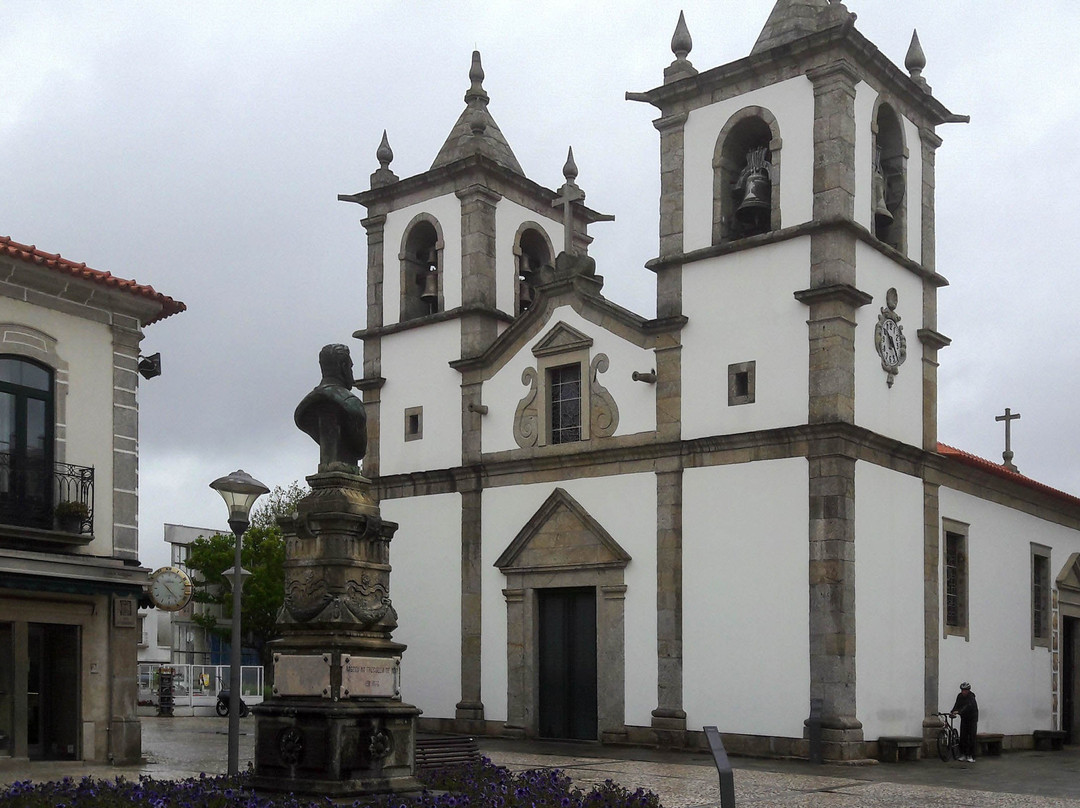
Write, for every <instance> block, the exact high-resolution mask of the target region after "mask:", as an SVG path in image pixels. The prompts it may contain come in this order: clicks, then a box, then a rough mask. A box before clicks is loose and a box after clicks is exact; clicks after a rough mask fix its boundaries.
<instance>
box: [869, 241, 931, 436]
mask: <svg viewBox="0 0 1080 808" xmlns="http://www.w3.org/2000/svg"><path fill="white" fill-rule="evenodd" d="M855 261H856V266H857V267H858V279H857V281H856V285H857V286H858V288H859V289H861V290H862V291H864V292H867V293H868V294H870V295H873V298H874V300H873V302H872V303H870V304H869V305H866V306H862V307H861V308H859V310H858V312H857V313H856V315H855V322H856V323H857V327H856V329H855V423H857V424H858V425H859V426H862V427H866V428H867V429H870V430H872V431H874V432H878V433H880V434H882V435H886V436H888V437H890V438H895V439H896V440H901V441H903V442H904V443H907V444H910V445H912V446H919V447H921V446H922V414H923V404H922V395H923V373H922V343H920V342H919V337H918V335H917V332H918V330H919V329H920V328H922V310H923V299H922V279H921V278H919V277H918V276H917V275H915V274H913V273H911V272H908V271H907V270H906V269H902V268H900V267H898V266H897V265H896V264H895V263H894V262H893V261H891V260H889V259H888V258H886V257H885V256H884V255H882V254H881V253H879V252H878V251H877V250H875V249H874V248H873V247H871V246H869V245H868V244H864V243H863V242H861V241H860V242H857V243H856V245H855ZM890 288H895V289H896V293H897V306H896V313H897V314H899V315H900V325H901V326H902V327H903V329H904V337H905V338H906V340H907V360H906V361H905V362H904V364H902V365H901V366H900V372H899V373H897V375H896V376H895V378H894V380H893V385H892V387H889V386H888V384H887V382H886V379H887V374H886V373H885V371H884V370H882V368H881V356H880V355H879V354H878V352H877V349H876V347H875V344H874V329H875V327H876V326H877V322H878V316H879V315H880V313H881V309H882V308H883V307H885V296H886V293H887V292H888V290H889V289H890Z"/></svg>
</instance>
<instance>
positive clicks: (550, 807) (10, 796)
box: [0, 758, 661, 808]
mask: <svg viewBox="0 0 1080 808" xmlns="http://www.w3.org/2000/svg"><path fill="white" fill-rule="evenodd" d="M420 777H421V780H422V781H423V782H424V785H425V786H427V787H428V788H429V789H433V790H427V789H425V790H424V791H423V792H421V793H419V794H413V795H400V794H396V795H395V794H388V795H382V796H379V797H371V798H365V799H362V800H356V801H355V802H354V803H353V806H354V808H661V805H660V800H659V799H658V798H657V796H656V795H655V794H653V793H652V792H651V791H644V790H643V789H640V788H639V789H638V790H637V791H629V790H628V789H626V788H623V787H622V786H620V785H619V784H618V783H615V782H613V781H611V780H608V781H606V782H605V783H604V784H603V785H601V786H598V787H596V788H593V789H591V790H589V791H582V790H581V789H579V788H575V787H574V786H573V785H572V784H571V782H570V778H569V777H567V776H566V775H565V774H563V773H562V772H561V771H559V770H558V769H533V770H530V771H525V772H519V773H517V774H514V773H511V772H510V771H508V770H507V769H505V768H503V767H501V766H495V765H494V764H493V763H492V762H491V761H490V760H488V759H487V758H484V759H483V761H482V762H481V763H479V764H477V765H475V766H460V767H455V768H452V769H443V770H439V771H436V772H433V773H431V774H424V775H421V776H420ZM332 804H333V805H340V804H341V803H340V802H334V803H331V802H330V801H329V800H327V799H321V800H311V799H310V798H300V797H295V796H293V795H272V796H271V795H267V794H256V793H255V792H254V790H252V788H251V785H250V782H249V776H248V775H247V774H242V775H239V776H237V777H225V776H219V777H207V776H206V775H201V776H200V777H198V778H191V779H188V780H154V779H153V778H152V777H140V778H139V781H138V782H132V781H129V780H125V779H123V778H117V779H116V780H114V781H108V780H94V779H91V778H89V777H84V778H83V779H82V780H73V779H72V778H70V777H65V778H64V779H63V780H57V781H54V782H49V783H32V782H30V781H29V780H24V781H19V782H15V783H12V784H11V785H10V786H8V787H7V788H6V789H3V790H0V807H2V808H9V807H10V808H327V806H329V805H332Z"/></svg>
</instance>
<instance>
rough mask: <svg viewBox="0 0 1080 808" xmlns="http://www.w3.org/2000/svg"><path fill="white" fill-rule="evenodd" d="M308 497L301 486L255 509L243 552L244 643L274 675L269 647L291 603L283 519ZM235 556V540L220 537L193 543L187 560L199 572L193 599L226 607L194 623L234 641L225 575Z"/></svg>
mask: <svg viewBox="0 0 1080 808" xmlns="http://www.w3.org/2000/svg"><path fill="white" fill-rule="evenodd" d="M307 493H308V491H307V489H306V488H304V487H303V486H301V485H300V484H299V483H297V482H293V483H292V484H291V485H289V486H288V487H282V486H276V487H275V488H274V490H273V491H271V492H270V493H269V494H268V495H267V496H266V497H264V498H263V500H262V501H261V502H260V503H259V504H257V505H256V506H255V508H254V509H253V510H252V513H251V527H250V528H249V529H248V532H247V533H245V534H244V545H243V547H242V548H241V550H240V557H241V565H242V566H243V568H244V569H245V570H248V571H249V572H251V575H250V576H248V578H247V581H246V582H245V583H244V590H243V597H242V598H241V606H240V623H241V627H242V630H243V636H242V637H241V642H242V644H243V645H244V646H246V647H248V648H251V649H253V650H254V651H256V653H258V655H259V660H260V662H261V663H262V665H263V667H264V668H266V669H267V670H272V667H271V665H270V661H271V660H270V659H269V651H268V648H267V643H268V642H269V641H270V640H272V639H273V638H274V636H275V633H276V632H275V624H276V622H277V616H278V612H279V611H280V610H281V606H282V603H284V600H285V541H284V539H283V538H282V535H281V528H279V527H278V524H277V518H278V517H279V516H291V515H293V514H294V513H295V512H296V503H297V502H298V501H299V500H300V499H301V498H302V497H304V496H306V495H307ZM235 552H236V539H235V537H234V536H233V535H232V534H223V533H216V534H214V535H213V536H200V537H199V538H198V539H196V540H195V541H193V542H192V543H191V548H190V552H189V555H188V560H187V566H188V568H189V569H190V570H192V571H193V572H195V573H197V575H195V576H194V579H193V583H194V587H195V592H194V595H193V600H195V602H196V603H205V604H210V605H214V606H218V607H220V608H217V609H203V610H200V611H199V612H197V613H196V614H195V615H194V616H193V617H192V619H193V620H194V621H195V622H196V623H197V624H198V625H200V626H202V627H203V628H205V629H207V630H209V631H210V632H212V633H213V634H215V635H216V636H218V637H221V638H222V639H224V640H226V641H231V639H232V638H231V634H232V586H231V581H226V580H225V575H224V572H225V570H227V569H229V568H230V567H232V565H233V561H234V554H235Z"/></svg>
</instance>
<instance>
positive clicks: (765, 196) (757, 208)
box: [735, 146, 772, 223]
mask: <svg viewBox="0 0 1080 808" xmlns="http://www.w3.org/2000/svg"><path fill="white" fill-rule="evenodd" d="M767 155H768V150H767V149H766V148H765V147H764V146H762V147H761V148H758V149H751V150H750V152H749V153H748V154H747V155H746V167H745V168H744V169H743V170H742V173H741V174H740V175H739V181H738V183H736V188H741V189H742V191H743V195H742V200H741V201H740V202H739V206H738V207H737V208H736V209H735V215H736V217H738V218H739V219H740V220H741V221H743V222H746V223H753V222H760V221H761V219H762V218H763V217H767V215H768V211H769V210H770V209H771V207H772V177H771V172H772V165H771V164H770V163H769V159H768V156H767Z"/></svg>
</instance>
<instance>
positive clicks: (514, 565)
mask: <svg viewBox="0 0 1080 808" xmlns="http://www.w3.org/2000/svg"><path fill="white" fill-rule="evenodd" d="M629 561H630V554H629V553H627V552H626V551H625V550H624V549H623V548H622V547H621V546H620V545H619V543H618V542H617V541H615V539H613V538H612V536H611V534H610V533H608V532H607V531H606V530H604V528H603V526H602V525H601V524H600V523H599V522H597V521H596V520H595V519H594V518H593V517H592V516H590V515H589V513H588V512H587V511H586V510H585V509H584V508H583V507H582V506H581V504H580V503H579V502H578V501H577V500H576V499H574V498H573V497H572V496H570V495H569V494H568V493H566V491H564V490H563V489H562V488H556V489H555V490H554V491H553V492H552V493H551V496H549V497H548V498H547V499H546V500H545V501H544V504H543V505H541V506H540V508H539V509H538V510H537V511H536V513H535V514H533V516H532V518H531V519H529V521H528V522H527V523H526V524H525V526H524V527H523V528H522V529H521V530H520V531H519V532H518V534H517V536H516V537H514V540H513V541H512V542H510V544H509V545H508V546H507V548H506V549H505V550H503V553H502V555H500V556H499V558H498V560H497V561H496V562H495V566H496V567H498V568H499V569H500V570H502V571H503V572H504V573H511V572H517V573H520V572H534V571H548V572H551V571H556V570H578V569H604V568H611V567H625V566H626V565H627V564H628V563H629Z"/></svg>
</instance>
